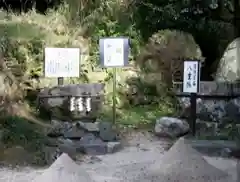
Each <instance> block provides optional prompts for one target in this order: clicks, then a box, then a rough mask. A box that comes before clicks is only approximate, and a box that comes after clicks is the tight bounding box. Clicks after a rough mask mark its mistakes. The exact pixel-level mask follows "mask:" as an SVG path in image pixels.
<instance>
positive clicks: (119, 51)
mask: <svg viewBox="0 0 240 182" xmlns="http://www.w3.org/2000/svg"><path fill="white" fill-rule="evenodd" d="M104 66H106V67H115V66H124V39H104Z"/></svg>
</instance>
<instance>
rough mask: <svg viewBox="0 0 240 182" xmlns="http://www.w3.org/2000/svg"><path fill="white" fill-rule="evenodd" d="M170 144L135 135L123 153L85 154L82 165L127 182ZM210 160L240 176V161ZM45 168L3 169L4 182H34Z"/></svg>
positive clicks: (109, 180) (0, 180) (101, 177)
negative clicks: (238, 170)
mask: <svg viewBox="0 0 240 182" xmlns="http://www.w3.org/2000/svg"><path fill="white" fill-rule="evenodd" d="M168 146H169V142H168V141H160V140H157V139H154V138H152V137H151V136H146V135H143V134H138V135H135V137H134V138H133V139H131V140H130V143H129V146H128V147H125V149H123V150H122V151H120V152H117V153H115V154H111V155H110V154H109V155H104V156H98V157H90V156H88V157H85V158H84V159H83V160H82V161H81V162H79V163H80V164H81V167H82V168H84V169H86V170H87V171H88V172H89V173H90V174H91V176H92V178H93V179H94V180H96V181H97V182H114V181H116V182H119V181H120V179H121V180H124V181H126V182H131V181H133V180H134V178H135V177H136V175H138V174H139V173H140V172H141V171H142V170H144V169H146V168H148V167H149V166H151V165H153V164H154V165H156V164H158V161H159V160H160V158H161V157H162V155H163V153H164V151H165V149H166V148H167V147H168ZM205 158H206V159H207V161H208V162H209V163H211V164H212V165H214V166H216V167H217V168H220V169H223V170H224V171H227V172H228V173H229V174H230V175H232V177H233V178H234V179H236V161H235V160H232V159H223V158H220V157H207V156H205ZM42 171H43V169H33V168H30V167H28V168H22V169H18V170H17V169H14V170H13V169H9V168H4V167H2V168H1V169H0V182H30V181H31V180H32V179H33V178H35V176H36V175H38V174H40V173H42Z"/></svg>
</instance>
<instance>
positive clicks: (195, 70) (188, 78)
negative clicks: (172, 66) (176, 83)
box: [183, 61, 200, 93]
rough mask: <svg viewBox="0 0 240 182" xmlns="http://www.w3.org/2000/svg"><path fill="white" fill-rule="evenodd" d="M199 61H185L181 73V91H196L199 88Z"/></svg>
mask: <svg viewBox="0 0 240 182" xmlns="http://www.w3.org/2000/svg"><path fill="white" fill-rule="evenodd" d="M199 70H200V69H199V61H185V62H184V73H183V92H185V93H197V92H198V88H199Z"/></svg>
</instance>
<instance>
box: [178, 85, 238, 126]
mask: <svg viewBox="0 0 240 182" xmlns="http://www.w3.org/2000/svg"><path fill="white" fill-rule="evenodd" d="M181 88H182V83H176V84H175V93H176V94H178V95H181V94H183V93H182V89H181ZM198 95H202V96H204V95H205V96H211V95H212V96H213V97H201V98H198V99H197V117H198V119H200V120H203V121H208V122H209V121H210V122H217V123H224V122H226V121H228V122H233V121H236V122H239V123H240V121H238V119H237V118H239V117H240V97H236V98H231V97H228V96H233V95H239V96H240V83H226V82H201V83H200V90H199V93H198ZM221 96H222V97H221ZM178 98H179V99H178V100H179V103H180V106H181V108H182V109H183V116H184V117H189V116H187V115H188V114H189V108H190V98H189V97H184V96H183V97H178Z"/></svg>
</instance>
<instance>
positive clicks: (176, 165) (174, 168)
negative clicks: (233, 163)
mask: <svg viewBox="0 0 240 182" xmlns="http://www.w3.org/2000/svg"><path fill="white" fill-rule="evenodd" d="M137 181H141V182H150V181H151V182H232V179H231V178H230V177H229V176H228V174H227V173H225V172H224V171H221V170H220V169H217V168H215V167H214V166H212V165H210V164H209V163H208V162H207V161H206V160H205V159H204V158H203V157H202V156H201V154H200V153H198V152H197V151H196V150H194V149H193V148H192V147H191V146H190V144H188V143H186V141H185V140H184V139H179V140H178V141H177V142H176V143H175V144H174V145H173V146H172V147H171V148H170V150H169V151H168V152H167V153H166V154H165V155H164V156H163V158H162V159H161V161H159V163H158V166H157V167H156V168H154V169H150V170H149V171H146V173H145V175H141V176H140V177H139V178H138V179H137Z"/></svg>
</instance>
